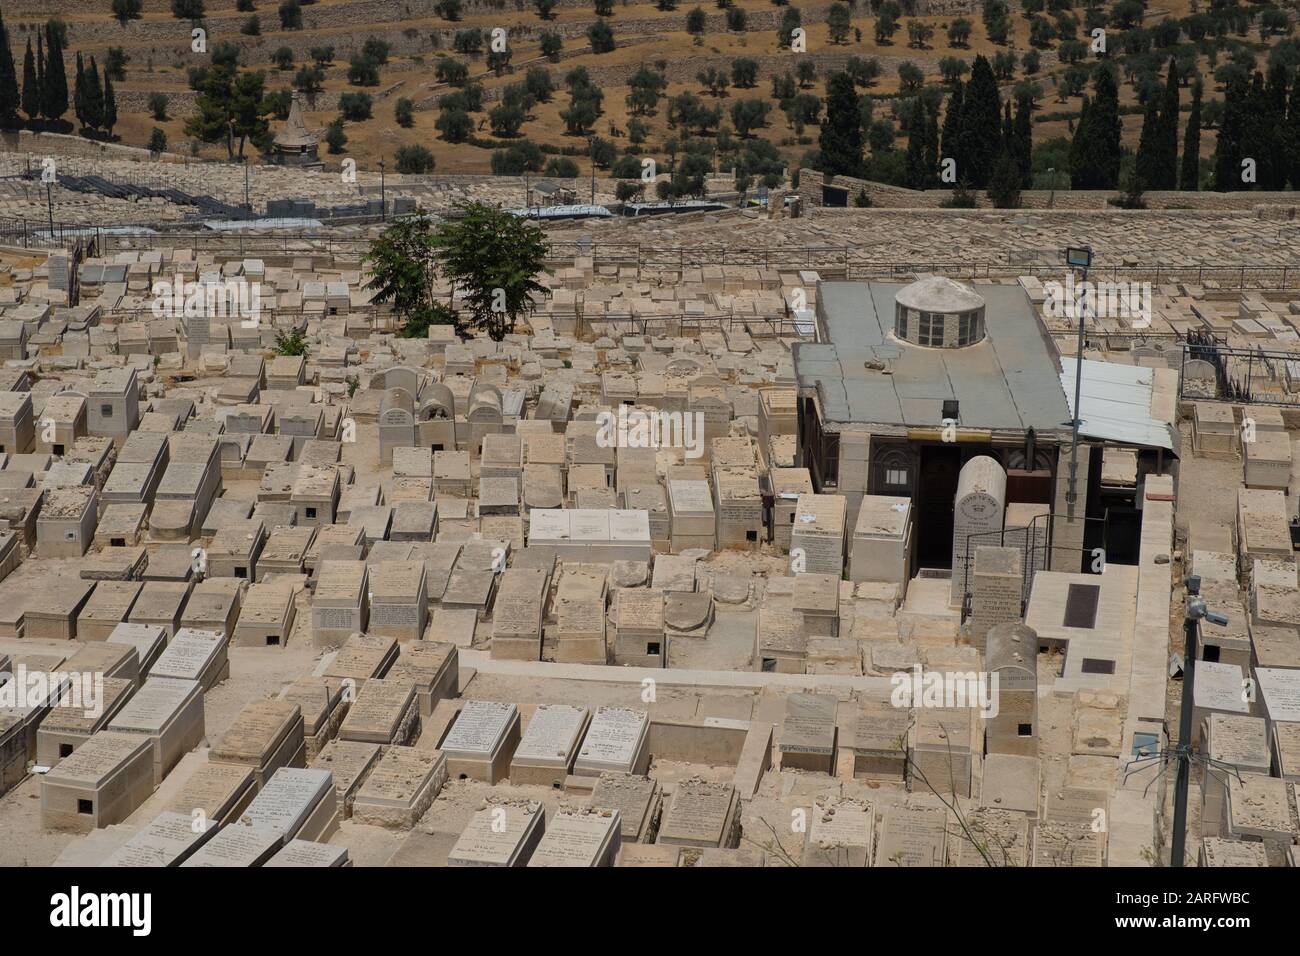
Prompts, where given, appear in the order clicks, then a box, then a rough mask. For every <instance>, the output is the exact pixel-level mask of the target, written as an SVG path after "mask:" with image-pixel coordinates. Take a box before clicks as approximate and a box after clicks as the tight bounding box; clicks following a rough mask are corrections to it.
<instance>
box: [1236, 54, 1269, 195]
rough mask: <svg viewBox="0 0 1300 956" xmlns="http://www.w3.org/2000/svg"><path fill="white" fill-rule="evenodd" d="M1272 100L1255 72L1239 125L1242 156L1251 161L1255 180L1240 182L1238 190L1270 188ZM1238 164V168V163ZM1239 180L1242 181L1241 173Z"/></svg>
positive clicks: (1261, 77) (1262, 81) (1259, 74)
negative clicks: (1253, 165)
mask: <svg viewBox="0 0 1300 956" xmlns="http://www.w3.org/2000/svg"><path fill="white" fill-rule="evenodd" d="M1272 102H1273V100H1272V97H1271V96H1269V93H1268V90H1267V89H1266V88H1265V86H1264V75H1263V74H1262V73H1260V72H1259V71H1256V72H1255V75H1254V76H1253V77H1251V81H1250V89H1249V90H1248V91H1247V93H1246V99H1245V106H1244V108H1243V110H1242V124H1241V158H1242V159H1251V160H1254V163H1255V181H1254V182H1253V183H1252V182H1246V181H1241V186H1240V188H1241V189H1268V188H1269V184H1270V182H1271V179H1272V166H1273V161H1274V156H1273V138H1274V137H1273V133H1274V122H1273V119H1272V115H1271V114H1272ZM1237 165H1238V169H1239V170H1240V168H1241V164H1240V162H1238V164H1237ZM1238 180H1241V176H1240V173H1239V174H1238Z"/></svg>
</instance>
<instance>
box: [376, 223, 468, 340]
mask: <svg viewBox="0 0 1300 956" xmlns="http://www.w3.org/2000/svg"><path fill="white" fill-rule="evenodd" d="M364 261H365V264H366V267H367V269H368V270H369V274H370V279H369V280H368V281H367V282H366V286H365V288H366V290H367V291H368V292H372V293H374V299H375V301H376V302H379V303H382V304H385V305H391V306H392V308H393V312H394V314H396V315H397V317H398V319H399V320H400V321H401V322H403V323H404V326H405V327H406V328H408V329H409V328H411V327H412V326H415V327H417V328H423V329H425V330H426V334H427V329H428V327H429V325H430V324H441V322H440V321H435V320H441V319H444V318H445V317H446V315H447V310H446V309H445V307H441V306H440V304H439V303H438V301H437V296H436V292H435V286H436V284H437V281H438V252H437V248H436V245H435V242H434V224H433V220H432V219H431V218H430V217H429V216H428V215H426V214H424V213H415V214H412V215H408V216H400V217H398V218H397V219H396V220H394V221H393V222H392V223H390V224H389V225H388V226H387V227H386V228H385V229H384V231H383V232H382V233H380V235H379V237H378V238H377V239H375V241H374V242H372V243H371V244H370V251H369V252H368V253H366V256H365V260H364ZM456 331H457V332H462V331H464V330H463V329H462V328H461V327H460V326H459V325H457V329H456Z"/></svg>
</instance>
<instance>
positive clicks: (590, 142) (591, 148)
mask: <svg viewBox="0 0 1300 956" xmlns="http://www.w3.org/2000/svg"><path fill="white" fill-rule="evenodd" d="M587 156H588V158H589V159H590V160H591V204H592V205H593V206H594V205H596V134H595V133H593V134H592V135H590V136H588V137H587Z"/></svg>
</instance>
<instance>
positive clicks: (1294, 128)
mask: <svg viewBox="0 0 1300 956" xmlns="http://www.w3.org/2000/svg"><path fill="white" fill-rule="evenodd" d="M1286 134H1287V135H1286V143H1287V159H1288V164H1287V165H1288V169H1287V177H1288V178H1289V179H1290V180H1291V188H1292V189H1300V82H1296V83H1295V84H1294V85H1293V86H1292V87H1291V99H1290V102H1289V103H1288V106H1287V114H1286Z"/></svg>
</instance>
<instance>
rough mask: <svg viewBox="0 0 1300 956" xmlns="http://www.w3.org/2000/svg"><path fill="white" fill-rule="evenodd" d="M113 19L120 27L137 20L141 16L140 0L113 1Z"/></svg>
mask: <svg viewBox="0 0 1300 956" xmlns="http://www.w3.org/2000/svg"><path fill="white" fill-rule="evenodd" d="M112 10H113V18H114V19H115V20H117V22H118V23H120V24H122V26H126V25H127V23H128V22H130V21H131V20H139V19H140V17H141V16H142V15H143V10H144V5H143V3H142V0H113V7H112Z"/></svg>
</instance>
